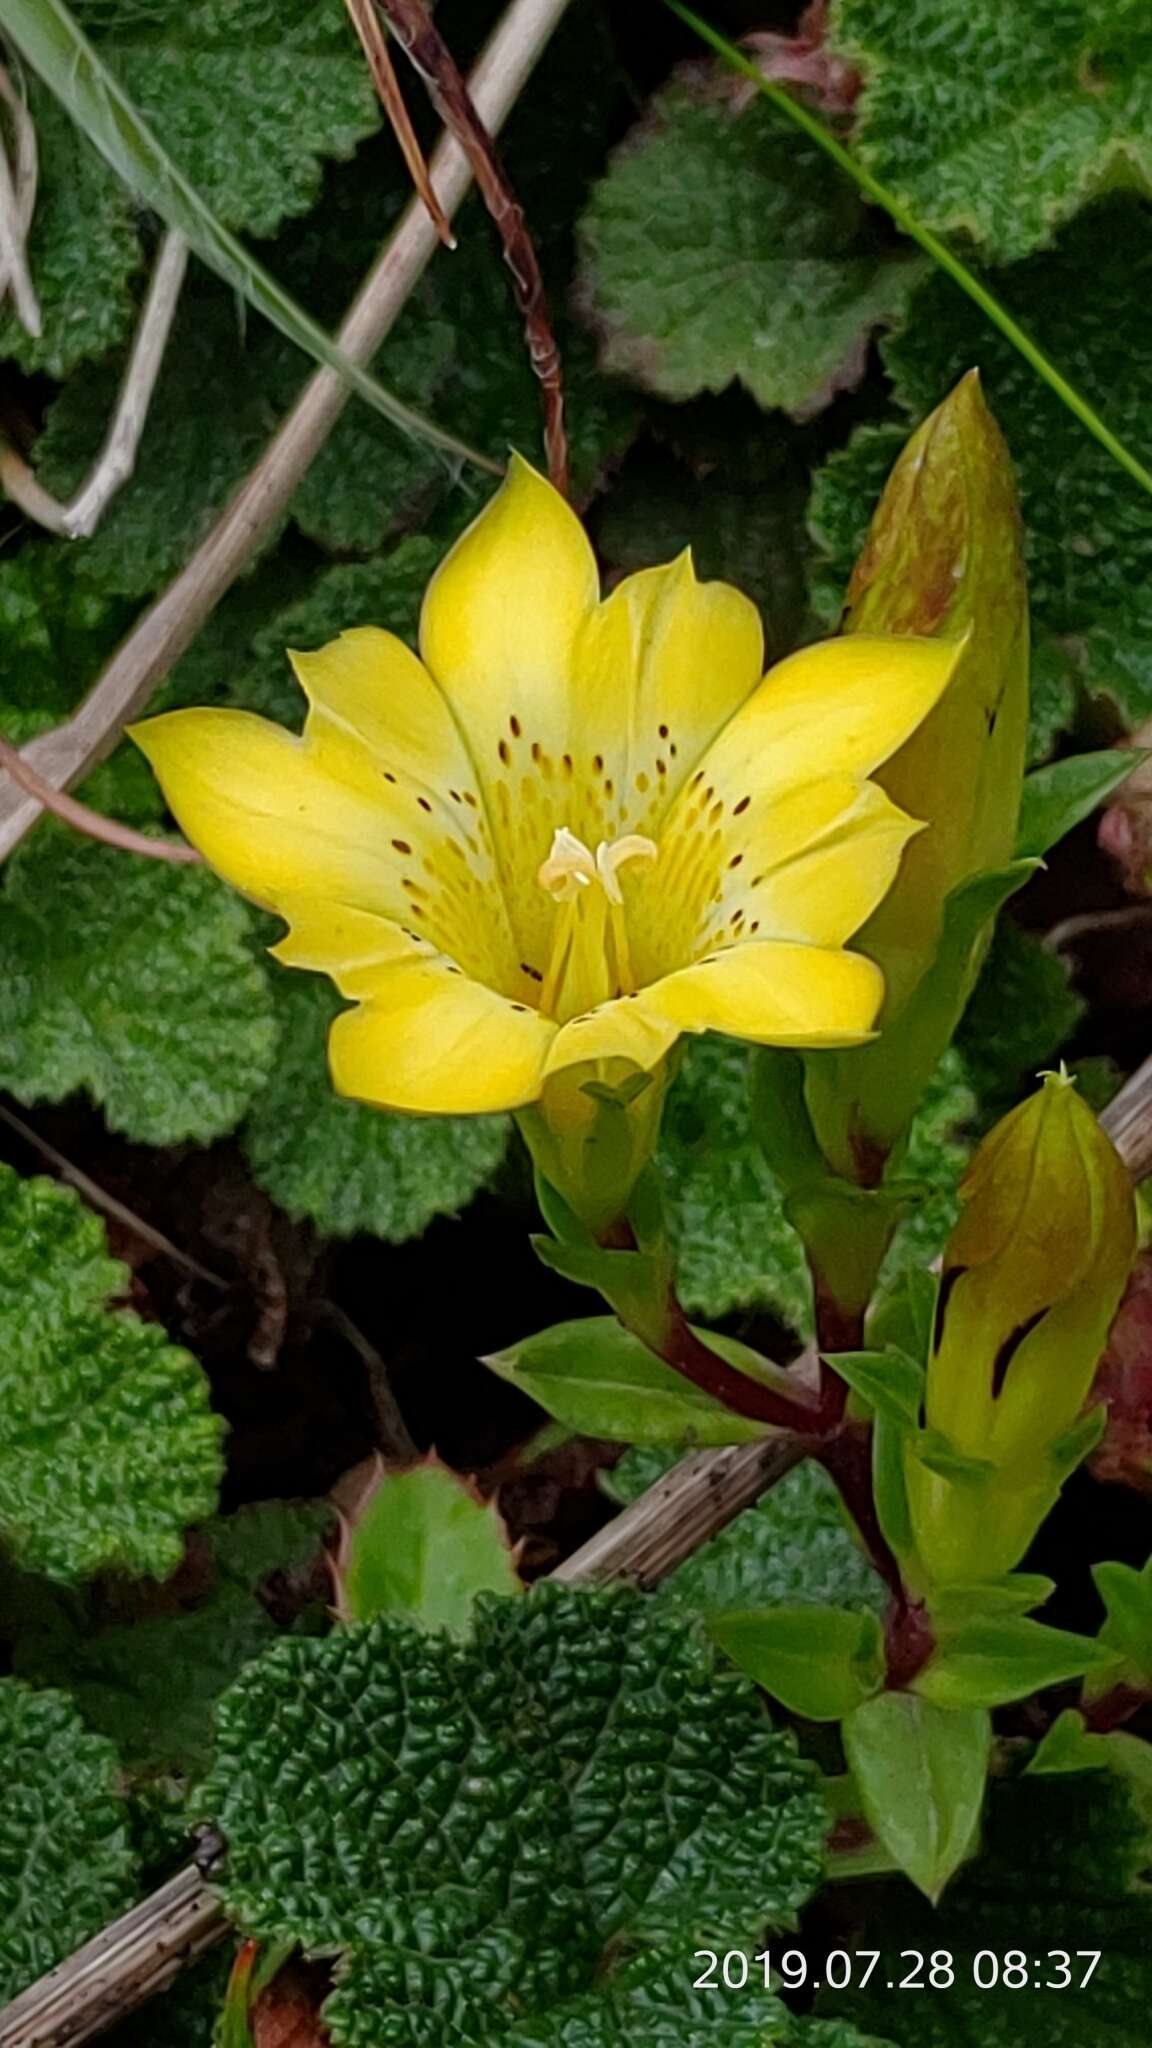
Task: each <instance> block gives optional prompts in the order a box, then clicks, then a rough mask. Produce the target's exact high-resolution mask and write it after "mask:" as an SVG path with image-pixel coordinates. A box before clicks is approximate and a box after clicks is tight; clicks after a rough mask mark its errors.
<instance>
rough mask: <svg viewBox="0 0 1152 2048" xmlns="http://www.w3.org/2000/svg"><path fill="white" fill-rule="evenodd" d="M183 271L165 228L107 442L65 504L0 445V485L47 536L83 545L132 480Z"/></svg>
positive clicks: (182, 259) (182, 254)
mask: <svg viewBox="0 0 1152 2048" xmlns="http://www.w3.org/2000/svg"><path fill="white" fill-rule="evenodd" d="M0 154H2V152H0ZM2 211H3V208H2V205H0V213H2ZM187 267H188V244H187V242H186V241H185V240H184V237H183V235H182V234H180V233H179V231H178V230H177V229H176V228H169V229H168V230H167V232H166V234H165V235H164V238H163V240H162V242H161V244H160V248H159V251H158V254H157V257H156V262H155V265H154V267H153V271H152V278H151V282H150V283H149V286H148V296H147V298H146V299H145V301H144V306H143V310H142V312H141V314H140V323H139V326H138V327H137V329H136V335H135V339H134V340H133V343H132V353H131V355H130V356H129V358H128V364H127V368H126V369H125V372H124V380H123V382H122V384H121V386H120V393H119V396H118V398H117V400H116V410H115V412H114V413H113V415H112V424H111V426H110V427H109V429H108V435H107V438H106V440H105V442H104V446H103V448H102V449H101V450H100V453H99V455H98V456H97V458H96V464H95V467H94V468H93V470H92V472H91V475H90V476H89V477H88V478H87V479H86V481H85V482H84V483H83V484H81V486H80V489H79V490H78V491H77V492H76V493H75V495H74V496H73V497H71V498H70V499H69V500H68V502H67V504H61V502H60V500H59V499H58V498H54V497H53V496H52V493H51V491H46V490H45V489H44V486H43V484H42V483H40V481H39V480H38V478H37V476H36V474H35V472H34V471H33V470H32V469H30V468H29V466H28V464H27V463H26V462H25V461H24V458H23V456H22V455H18V454H17V452H16V450H15V449H14V448H10V447H4V446H3V445H0V485H3V488H4V490H5V491H6V493H7V495H8V496H9V497H10V498H11V499H12V502H13V504H15V505H19V507H20V510H21V511H22V512H25V513H27V515H28V517H29V519H34V520H35V521H36V523H37V525H38V526H44V527H47V529H48V531H49V533H58V534H60V535H62V536H63V538H64V539H65V540H86V539H87V538H88V536H89V534H92V533H95V531H96V528H97V526H98V525H99V523H100V521H101V519H102V518H103V516H104V513H105V511H106V510H107V508H108V506H109V505H110V504H111V502H112V499H113V498H114V497H115V496H116V493H117V491H118V490H120V489H121V487H122V486H123V485H124V484H126V483H127V482H128V479H129V477H130V476H131V475H132V472H133V470H134V469H135V467H136V456H137V453H138V451H139V447H140V436H141V434H142V433H143V432H144V424H145V421H146V420H147V418H148V408H149V406H150V405H151V403H152V394H153V392H154V390H155V388H156V379H157V377H158V376H159V374H160V366H161V364H162V363H163V361H164V351H165V349H166V348H167V346H168V336H169V334H170V332H171V329H172V321H173V318H174V315H175V312H176V306H177V302H178V300H179V297H180V287H181V285H182V284H183V282H184V272H185V270H186V269H187Z"/></svg>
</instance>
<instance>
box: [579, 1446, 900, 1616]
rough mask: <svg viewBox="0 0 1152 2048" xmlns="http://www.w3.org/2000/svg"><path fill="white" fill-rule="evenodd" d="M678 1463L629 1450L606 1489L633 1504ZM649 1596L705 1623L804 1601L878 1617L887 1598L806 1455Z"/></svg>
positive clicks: (823, 1477) (831, 1489)
mask: <svg viewBox="0 0 1152 2048" xmlns="http://www.w3.org/2000/svg"><path fill="white" fill-rule="evenodd" d="M674 1462H675V1461H674V1457H673V1455H672V1454H671V1453H668V1452H666V1451H653V1450H636V1451H629V1452H627V1453H626V1455H625V1456H624V1457H623V1458H622V1459H621V1460H620V1463H619V1464H618V1465H617V1466H615V1468H614V1469H613V1471H612V1472H611V1473H608V1474H606V1475H605V1477H604V1486H605V1490H606V1491H607V1492H608V1493H610V1494H611V1495H612V1497H613V1499H615V1500H618V1501H621V1502H623V1503H624V1504H627V1503H628V1502H629V1501H631V1500H635V1499H636V1498H637V1497H638V1495H639V1494H641V1493H643V1492H645V1491H646V1489H647V1488H648V1487H649V1486H653V1485H655V1483H656V1481H657V1480H658V1479H660V1478H662V1477H663V1474H664V1473H665V1472H666V1471H667V1470H668V1469H669V1466H670V1465H671V1464H673V1463H674ZM649 1597H650V1599H651V1600H652V1602H653V1604H654V1605H656V1606H659V1607H670V1608H673V1609H675V1610H676V1611H677V1612H678V1613H680V1614H700V1615H703V1616H704V1617H705V1619H706V1620H709V1621H710V1620H711V1618H712V1617H713V1616H715V1615H722V1614H727V1613H730V1612H732V1611H733V1610H734V1609H740V1608H746V1607H781V1606H785V1605H787V1606H797V1605H801V1604H803V1605H806V1606H811V1607H813V1608H818V1609H823V1608H825V1607H847V1608H850V1609H851V1610H852V1612H853V1613H856V1614H873V1615H876V1616H882V1615H883V1614H884V1611H885V1608H886V1606H887V1600H888V1596H887V1593H886V1591H885V1588H884V1585H883V1582H882V1580H881V1579H880V1578H879V1576H878V1574H877V1573H876V1572H875V1571H874V1570H873V1568H872V1566H871V1565H870V1564H869V1562H868V1560H867V1558H866V1557H865V1556H864V1553H863V1551H862V1550H861V1549H860V1546H859V1543H858V1542H857V1541H856V1539H855V1537H854V1536H853V1534H852V1531H851V1530H850V1528H849V1525H848V1521H847V1518H846V1516H845V1514H844V1510H843V1507H842V1506H841V1503H840V1496H839V1494H838V1493H837V1491H836V1488H835V1486H834V1485H833V1483H832V1481H831V1480H830V1479H829V1477H828V1474H827V1473H826V1472H824V1471H823V1470H822V1469H821V1467H820V1466H819V1465H816V1464H813V1463H812V1462H811V1461H810V1460H809V1461H808V1462H806V1463H805V1464H803V1465H799V1466H797V1467H796V1469H795V1471H793V1472H789V1473H787V1474H786V1475H785V1477H784V1478H783V1479H780V1480H778V1481H777V1483H776V1485H775V1486H774V1487H772V1489H771V1491H770V1492H768V1493H766V1494H764V1495H763V1497H762V1498H761V1499H760V1500H758V1501H757V1502H756V1505H755V1506H754V1507H751V1508H746V1509H745V1510H744V1513H743V1514H741V1515H737V1517H736V1520H735V1521H734V1522H730V1523H729V1525H728V1527H727V1528H726V1529H723V1530H722V1531H721V1532H720V1534H719V1535H718V1536H713V1537H712V1538H711V1539H710V1541H709V1542H707V1543H704V1544H702V1545H701V1546H700V1548H699V1549H698V1550H695V1551H694V1552H693V1554H692V1556H691V1557H689V1558H686V1559H685V1562H684V1563H683V1564H682V1565H678V1566H677V1568H676V1570H675V1571H674V1572H673V1573H672V1574H671V1576H670V1577H669V1578H667V1579H664V1580H663V1581H662V1582H661V1584H660V1585H659V1586H658V1587H657V1588H656V1589H655V1591H654V1592H653V1593H652V1594H651V1595H650V1596H649Z"/></svg>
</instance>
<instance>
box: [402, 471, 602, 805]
mask: <svg viewBox="0 0 1152 2048" xmlns="http://www.w3.org/2000/svg"><path fill="white" fill-rule="evenodd" d="M598 594H599V584H598V579H597V574H596V561H595V557H594V555H593V553H592V548H591V545H590V543H589V541H588V537H587V535H586V534H585V532H584V529H583V527H582V526H581V524H580V521H579V520H578V519H577V517H576V514H575V513H574V512H573V511H572V509H571V507H570V506H569V505H567V504H566V503H565V501H564V499H563V498H562V497H561V496H560V494H559V492H558V491H555V490H553V488H552V486H551V484H550V483H548V482H546V480H545V479H544V478H543V477H542V476H539V475H537V473H536V471H535V470H534V469H532V468H530V467H529V465H528V463H526V462H523V461H522V460H521V459H520V457H519V456H517V455H514V456H513V457H512V460H511V463H510V465H509V470H508V476H507V478H506V480H505V482H504V483H503V484H502V485H501V487H500V489H499V490H498V491H497V493H496V495H495V497H494V498H492V499H491V500H490V502H489V503H488V505H486V506H485V508H484V510H483V512H482V513H481V514H480V517H479V518H478V519H477V520H475V521H474V522H473V524H472V525H471V526H470V527H469V528H468V531H467V533H465V534H463V535H462V536H461V538H460V539H459V540H458V541H457V542H456V545H455V547H454V548H452V550H451V551H450V553H449V554H448V555H447V556H446V557H445V559H444V561H443V562H442V563H441V565H440V567H439V569H438V570H437V571H436V574H435V575H434V577H433V578H432V581H431V583H430V584H429V586H428V590H427V593H426V595H425V598H424V609H423V612H422V615H421V619H420V651H421V653H422V655H423V657H424V660H425V661H426V662H427V664H428V667H429V669H430V670H431V672H432V674H433V675H434V677H435V678H436V681H437V682H438V684H439V685H440V688H441V689H442V690H443V692H444V694H445V696H446V697H447V699H448V701H449V703H450V704H451V706H452V709H453V711H454V712H455V714H456V717H457V718H458V719H459V721H460V724H461V726H462V728H463V730H464V732H465V734H466V736H467V738H468V741H469V744H470V746H471V749H472V755H473V759H474V760H475V762H476V766H477V769H478V771H479V773H480V774H481V776H483V777H484V778H485V779H488V778H490V777H495V778H499V777H500V776H501V774H502V772H505V771H506V768H507V763H506V762H505V758H504V755H505V754H507V755H508V757H509V759H511V755H512V750H513V745H514V743H515V742H516V740H517V738H519V742H520V744H519V747H518V748H517V751H518V752H519V753H520V754H521V755H523V756H525V757H528V754H529V749H530V747H531V744H532V742H533V741H535V742H536V743H537V744H538V745H539V746H540V747H541V748H550V749H551V750H552V752H553V759H554V762H555V763H556V764H557V765H558V757H559V755H560V754H562V753H563V751H564V747H565V745H566V740H565V738H564V730H565V725H566V714H567V709H568V699H567V689H568V684H569V681H570V678H571V674H572V650H573V647H574V646H575V642H576V636H577V634H578V632H579V631H580V628H581V627H582V626H583V624H584V622H585V620H586V619H587V617H588V616H589V614H590V612H591V611H592V609H593V607H594V605H595V604H596V601H597V597H598ZM513 719H515V720H516V722H517V724H518V725H519V727H520V733H519V735H517V734H516V732H515V731H514V729H513V726H512V720H513ZM557 743H558V744H557ZM502 747H503V752H502V751H501V748H502Z"/></svg>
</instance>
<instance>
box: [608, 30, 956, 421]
mask: <svg viewBox="0 0 1152 2048" xmlns="http://www.w3.org/2000/svg"><path fill="white" fill-rule="evenodd" d="M581 239H582V244H583V292H584V296H585V300H586V302H587V307H588V311H589V314H590V317H591V319H592V321H593V322H594V325H595V328H596V331H597V332H598V334H599V336H600V343H601V361H602V363H603V365H604V367H605V368H606V369H607V370H609V371H611V372H613V373H614V374H616V375H620V376H626V377H629V378H631V379H632V380H633V381H635V382H636V383H639V384H641V385H642V386H643V387H644V388H645V389H647V390H649V391H655V392H658V393H659V394H660V396H661V397H664V398H673V399H686V398H691V397H694V396H695V395H696V394H697V393H699V392H701V391H723V390H724V389H725V388H726V387H727V386H728V385H729V384H731V383H732V382H734V381H735V380H739V381H740V382H741V383H742V384H743V385H744V386H745V388H746V389H747V390H748V391H750V392H751V393H752V396H753V397H754V398H755V399H756V400H757V401H758V402H759V404H760V405H762V406H764V407H766V408H767V407H774V406H779V407H782V408H783V409H784V410H785V411H786V412H791V413H793V414H794V415H795V416H797V417H799V418H803V417H805V416H807V415H808V414H810V413H813V412H816V411H819V410H820V408H821V407H822V406H824V405H826V404H827V403H828V401H829V400H830V399H831V398H832V397H833V395H834V394H835V393H836V392H837V391H841V390H844V389H846V388H850V387H851V386H852V385H854V384H856V383H858V382H859V380H860V377H861V376H862V375H863V371H864V367H865V361H866V352H867V344H868V340H869V337H870V335H871V334H872V332H873V331H874V329H875V328H877V327H878V326H882V325H887V324H890V323H891V322H892V321H894V320H896V319H897V318H899V317H900V316H901V315H902V314H903V313H904V311H905V309H906V307H907V305H908V301H909V298H910V296H911V293H912V291H913V289H914V287H915V285H916V283H917V281H918V280H919V279H920V277H922V276H923V274H924V266H923V262H922V259H921V258H919V257H918V256H914V255H909V254H908V253H906V252H900V251H898V252H896V253H893V251H892V250H891V247H890V246H889V247H886V246H885V243H884V240H883V238H882V237H881V236H879V235H878V234H877V232H876V228H875V223H874V222H873V221H871V220H870V219H869V218H868V216H867V214H866V210H865V209H864V207H863V206H862V205H861V203H860V201H859V200H858V198H857V195H856V193H855V192H854V191H853V189H852V187H851V186H850V185H849V184H848V182H847V181H846V180H845V179H844V177H843V176H842V174H841V173H840V172H839V171H838V170H836V169H835V168H833V166H831V165H830V164H829V162H828V160H827V158H826V157H825V156H824V155H823V153H822V152H821V151H820V150H819V149H818V148H817V147H816V145H815V144H814V143H811V142H809V141H807V139H801V138H799V137H798V136H797V135H796V134H795V133H794V131H793V130H792V129H790V128H789V127H787V126H786V125H785V123H783V122H782V121H781V120H780V118H779V116H778V115H777V114H776V112H775V110H774V109H772V108H769V107H766V106H764V105H763V104H762V103H761V102H759V101H753V102H752V103H751V104H745V105H743V106H742V107H741V106H738V105H737V103H736V102H735V101H734V99H733V96H732V93H731V90H730V89H729V87H728V85H727V83H726V81H725V76H724V74H723V73H722V72H720V71H716V72H714V73H712V74H711V75H710V77H709V81H708V83H707V84H706V85H702V84H701V82H700V79H699V77H697V76H696V75H691V76H685V77H681V78H679V79H677V80H675V81H674V82H673V83H672V84H671V85H670V86H668V87H667V88H665V90H664V91H663V92H661V93H659V94H658V95H657V96H656V98H655V99H654V100H652V101H651V102H650V103H649V106H648V110H647V112H646V114H645V117H644V120H643V122H642V123H641V125H640V127H639V128H638V129H636V130H634V131H633V133H632V135H631V136H630V137H629V138H628V141H627V143H626V145H625V146H624V148H623V149H621V150H620V151H619V152H618V154H617V156H616V157H615V159H614V160H613V162H612V165H611V167H610V169H609V172H608V175H607V177H606V178H605V179H604V180H603V181H602V182H601V184H599V185H598V186H597V187H596V190H595V192H594V194H593V197H592V202H591V204H590V206H589V208H588V210H587V212H586V213H585V215H584V218H583V221H582V222H581Z"/></svg>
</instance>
